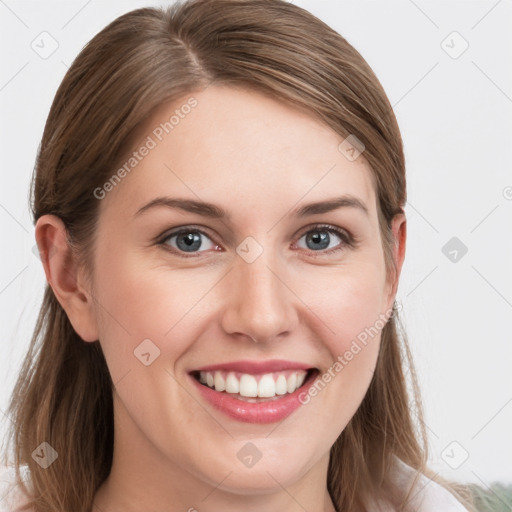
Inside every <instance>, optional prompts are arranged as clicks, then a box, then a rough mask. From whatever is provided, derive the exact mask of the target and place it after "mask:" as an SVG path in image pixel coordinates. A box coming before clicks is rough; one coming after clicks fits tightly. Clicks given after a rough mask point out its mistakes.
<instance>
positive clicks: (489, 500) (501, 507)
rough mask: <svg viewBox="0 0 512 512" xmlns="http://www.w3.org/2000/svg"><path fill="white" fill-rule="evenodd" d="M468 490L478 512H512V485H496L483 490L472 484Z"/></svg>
mask: <svg viewBox="0 0 512 512" xmlns="http://www.w3.org/2000/svg"><path fill="white" fill-rule="evenodd" d="M468 488H469V490H470V492H471V494H472V496H473V499H474V500H475V508H476V510H478V512H512V485H503V484H500V483H494V484H491V485H490V486H489V487H488V488H483V487H480V486H478V485H475V484H471V485H468Z"/></svg>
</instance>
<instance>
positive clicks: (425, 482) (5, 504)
mask: <svg viewBox="0 0 512 512" xmlns="http://www.w3.org/2000/svg"><path fill="white" fill-rule="evenodd" d="M398 464H399V469H400V472H399V474H398V477H397V485H398V486H399V488H400V489H404V491H406V490H407V489H408V487H409V484H410V481H411V479H412V478H413V477H414V474H415V471H414V470H413V469H412V468H411V467H409V466H407V465H406V464H404V463H403V462H401V461H398ZM410 496H411V497H410V501H409V502H408V506H409V507H410V508H409V510H410V511H411V512H468V511H467V509H466V508H465V507H464V506H463V505H462V504H461V503H460V502H459V501H457V500H456V499H455V497H454V496H453V495H452V494H451V493H450V492H449V491H447V490H446V489H445V488H444V487H442V486H440V485H439V484H437V483H436V482H434V481H433V480H431V479H429V478H428V477H426V476H424V475H422V476H421V477H420V480H419V481H418V483H417V484H416V487H415V490H414V491H413V492H412V493H411V495H410ZM25 499H26V498H25V497H24V495H23V494H22V492H21V489H19V488H18V487H17V486H16V485H15V483H14V470H13V469H12V468H10V467H5V466H4V467H1V466H0V512H16V511H17V510H18V508H17V507H20V506H21V505H22V504H23V503H24V502H25ZM369 512H396V511H395V509H394V508H393V507H392V506H391V505H390V504H388V503H384V502H382V501H379V502H378V503H372V504H370V505H369Z"/></svg>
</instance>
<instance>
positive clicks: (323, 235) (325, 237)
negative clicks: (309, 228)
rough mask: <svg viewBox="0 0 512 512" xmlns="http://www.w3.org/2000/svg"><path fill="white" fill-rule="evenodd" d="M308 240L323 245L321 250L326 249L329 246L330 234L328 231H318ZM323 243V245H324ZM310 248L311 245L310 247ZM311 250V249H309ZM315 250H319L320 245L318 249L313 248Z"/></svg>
mask: <svg viewBox="0 0 512 512" xmlns="http://www.w3.org/2000/svg"><path fill="white" fill-rule="evenodd" d="M307 239H308V240H311V241H313V243H314V244H319V243H320V244H321V247H320V249H325V248H326V247H328V246H329V233H327V232H326V231H318V232H316V233H313V234H311V235H310V236H309V237H307ZM322 242H323V243H322ZM308 247H309V245H308ZM309 248H310V249H311V247H309ZM312 248H313V249H315V248H316V249H318V248H319V247H318V245H317V246H316V247H312Z"/></svg>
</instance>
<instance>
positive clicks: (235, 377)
mask: <svg viewBox="0 0 512 512" xmlns="http://www.w3.org/2000/svg"><path fill="white" fill-rule="evenodd" d="M306 375H307V371H306V370H293V371H286V372H277V373H265V374H264V375H251V374H250V373H235V372H228V373H227V374H226V372H222V371H214V372H199V382H202V383H203V384H207V385H208V386H209V387H210V388H214V389H215V391H225V392H226V393H240V395H241V396H246V397H260V398H270V397H273V396H276V395H285V394H286V393H293V392H294V391H295V390H296V389H298V388H300V387H301V386H302V384H303V383H304V379H305V378H306Z"/></svg>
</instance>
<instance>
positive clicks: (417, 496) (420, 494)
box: [394, 459, 468, 512]
mask: <svg viewBox="0 0 512 512" xmlns="http://www.w3.org/2000/svg"><path fill="white" fill-rule="evenodd" d="M396 462H397V466H396V472H395V474H394V479H395V482H396V485H397V487H398V488H400V489H401V490H402V491H403V492H406V493H407V492H408V491H409V489H410V488H411V486H412V484H413V482H414V477H415V476H416V471H415V470H414V469H413V468H411V467H410V466H408V465H407V464H405V463H404V462H402V461H400V460H398V459H397V460H396ZM408 505H409V507H410V510H411V511H413V512H468V510H467V509H466V507H464V505H462V503H460V501H458V500H457V498H455V496H454V495H453V494H452V493H451V492H450V491H449V490H448V489H446V488H445V487H443V486H442V485H440V484H438V483H436V482H434V480H432V479H430V478H428V477H427V476H425V475H420V476H419V478H418V479H417V481H416V482H415V483H414V487H413V488H412V490H411V492H410V494H409V501H408Z"/></svg>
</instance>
